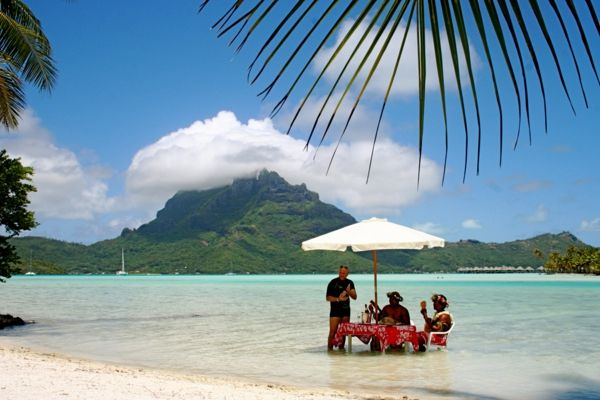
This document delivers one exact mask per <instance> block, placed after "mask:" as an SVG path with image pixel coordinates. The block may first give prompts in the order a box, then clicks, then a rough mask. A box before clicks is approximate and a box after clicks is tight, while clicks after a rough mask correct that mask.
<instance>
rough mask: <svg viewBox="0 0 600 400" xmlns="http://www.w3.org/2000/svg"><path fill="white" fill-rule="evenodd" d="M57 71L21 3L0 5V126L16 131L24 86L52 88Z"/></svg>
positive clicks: (6, 0) (38, 25)
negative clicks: (29, 84)
mask: <svg viewBox="0 0 600 400" xmlns="http://www.w3.org/2000/svg"><path fill="white" fill-rule="evenodd" d="M55 78H56V69H55V67H54V61H53V60H52V49H51V47H50V42H49V41H48V38H46V35H45V34H44V32H43V31H42V25H41V23H40V21H39V20H38V19H37V18H36V17H35V15H33V13H32V12H31V10H30V9H29V7H27V5H26V4H25V3H24V2H23V1H20V0H2V1H0V124H2V125H4V126H5V127H6V128H9V129H10V128H16V127H17V126H18V124H19V114H20V113H21V111H23V109H24V108H25V93H24V91H23V83H24V82H27V83H32V84H34V85H35V86H36V87H37V88H38V89H40V90H48V91H49V90H50V89H52V86H53V85H54V80H55Z"/></svg>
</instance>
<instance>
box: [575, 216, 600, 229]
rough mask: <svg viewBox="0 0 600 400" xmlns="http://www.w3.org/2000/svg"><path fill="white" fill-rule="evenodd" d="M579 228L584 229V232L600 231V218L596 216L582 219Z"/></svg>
mask: <svg viewBox="0 0 600 400" xmlns="http://www.w3.org/2000/svg"><path fill="white" fill-rule="evenodd" d="M579 230H582V231H584V232H600V218H594V219H593V220H591V221H588V220H583V221H581V225H580V226H579Z"/></svg>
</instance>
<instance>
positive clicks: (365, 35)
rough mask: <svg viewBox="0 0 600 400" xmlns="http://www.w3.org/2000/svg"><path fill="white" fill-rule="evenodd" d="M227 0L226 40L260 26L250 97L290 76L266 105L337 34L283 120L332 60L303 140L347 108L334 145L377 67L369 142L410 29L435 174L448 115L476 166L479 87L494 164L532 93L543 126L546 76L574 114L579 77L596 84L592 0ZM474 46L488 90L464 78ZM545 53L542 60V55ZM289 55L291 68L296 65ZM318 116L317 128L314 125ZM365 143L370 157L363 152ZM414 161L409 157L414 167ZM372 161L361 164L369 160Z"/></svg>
mask: <svg viewBox="0 0 600 400" xmlns="http://www.w3.org/2000/svg"><path fill="white" fill-rule="evenodd" d="M209 3H211V1H210V0H203V1H202V3H201V4H200V10H202V9H203V8H205V7H206V6H207V5H208V4H209ZM212 3H217V4H218V6H219V7H224V4H227V2H224V1H218V2H212ZM229 4H230V7H229V8H226V9H225V12H224V13H223V15H222V16H221V17H220V18H219V19H218V20H217V21H216V23H215V24H214V25H213V26H212V27H213V28H217V32H218V36H219V37H221V36H224V35H227V34H230V35H231V36H232V38H231V40H230V42H229V45H232V44H235V43H237V44H238V45H237V51H240V50H241V49H242V48H243V47H244V46H245V45H246V44H247V43H249V42H251V41H252V40H251V39H253V38H255V37H257V36H260V35H264V36H263V37H264V40H261V38H258V39H256V40H255V42H257V43H258V46H257V49H258V51H257V54H256V56H255V57H254V59H253V60H252V62H251V64H250V66H249V68H248V80H249V81H250V82H251V83H252V84H254V83H256V82H257V81H258V80H259V79H260V78H262V77H263V76H264V75H268V74H269V73H268V72H265V71H272V74H273V78H272V79H271V78H269V79H270V80H268V81H267V83H266V86H265V88H264V89H263V90H262V91H261V92H260V93H259V96H264V97H263V98H266V97H267V96H268V95H269V94H270V93H271V91H272V90H273V89H274V88H275V87H276V85H277V84H279V85H281V84H285V83H284V82H287V84H288V85H289V86H288V88H287V89H284V90H283V94H282V96H281V97H280V98H279V100H277V99H276V100H275V103H274V104H275V106H274V107H273V109H272V115H275V114H277V112H279V111H280V110H281V109H282V107H283V106H284V104H285V103H286V101H287V100H288V99H289V98H290V95H291V94H292V93H293V92H295V91H298V90H299V88H300V87H301V84H300V82H301V80H302V79H303V78H304V75H305V72H306V71H307V70H309V66H310V65H311V64H313V61H315V60H316V59H317V58H318V57H322V56H323V54H324V52H323V50H324V49H325V48H326V46H327V45H328V44H329V43H331V42H332V40H333V39H334V38H335V37H336V34H338V33H339V34H340V35H339V36H338V41H337V43H336V44H335V45H334V46H333V48H332V49H330V50H331V51H329V52H328V55H326V59H325V61H323V62H322V63H321V65H324V66H323V67H320V68H321V69H320V70H319V71H317V72H318V77H317V78H316V79H315V80H314V81H313V82H312V84H311V83H310V81H308V85H307V87H309V89H308V90H307V91H306V92H305V94H304V95H303V99H302V100H301V102H300V105H299V107H297V109H296V111H295V114H294V116H293V118H292V120H291V123H290V125H289V128H288V131H287V132H288V133H289V132H290V131H291V129H292V127H293V126H294V123H295V122H296V121H297V119H298V117H299V115H300V114H301V113H302V112H303V111H304V107H305V106H306V105H307V101H308V100H309V98H311V96H315V94H317V93H318V91H317V90H315V89H316V88H317V87H318V85H319V84H321V82H322V81H323V79H322V78H323V77H324V76H325V73H326V72H329V73H331V71H332V70H333V69H334V68H332V65H336V64H338V65H343V68H341V71H340V72H338V70H334V71H333V74H332V75H333V76H334V77H335V76H337V79H335V83H333V84H332V85H324V86H325V91H324V92H323V93H327V94H326V95H324V101H323V103H322V106H321V107H320V109H319V111H318V113H316V116H315V120H314V124H313V127H312V129H311V131H310V133H309V134H308V139H307V146H308V144H309V143H310V142H311V140H312V139H313V137H314V136H317V135H318V134H319V130H320V135H318V136H320V142H319V145H320V144H321V143H323V140H324V139H325V137H326V136H327V135H328V133H330V128H331V127H332V122H333V121H334V119H335V118H336V117H337V116H338V115H340V114H344V113H345V126H344V128H343V131H342V132H341V134H340V136H339V138H338V144H339V142H340V141H341V140H342V138H343V137H344V134H345V132H346V129H347V128H348V125H349V123H350V121H351V119H352V117H353V115H354V112H355V110H356V108H357V106H358V104H359V102H360V101H361V100H363V97H366V96H365V93H366V89H367V88H368V87H369V85H373V81H374V80H375V79H373V77H374V76H377V75H380V76H379V78H381V74H383V73H389V76H387V77H384V79H387V80H386V81H385V82H387V90H386V91H385V95H383V98H382V101H381V106H380V107H381V108H380V113H379V120H378V121H377V124H376V128H375V129H374V134H373V147H374V146H375V142H376V141H377V135H378V132H379V127H380V123H381V118H382V115H383V113H384V111H385V109H386V105H387V104H388V101H389V99H390V95H391V93H392V92H393V90H392V89H393V87H394V85H395V83H396V82H397V81H398V80H400V79H402V78H403V76H402V74H399V73H398V71H399V69H398V66H399V65H400V61H401V59H402V57H403V56H404V57H405V56H406V54H403V53H406V52H405V51H404V48H405V44H406V42H407V37H409V35H408V33H409V32H414V34H412V37H414V38H415V42H416V44H415V46H414V48H415V49H416V50H415V52H416V54H413V55H416V57H417V59H418V94H419V96H418V97H419V100H418V101H419V105H418V107H419V117H418V118H419V136H418V141H419V154H420V157H421V156H422V153H423V142H424V136H425V129H424V122H425V108H426V107H425V106H426V104H430V102H431V99H430V98H429V97H426V94H427V87H426V78H427V76H428V75H434V76H437V81H438V85H439V95H440V98H439V100H440V101H439V103H440V108H441V110H440V114H441V115H442V116H443V121H444V126H445V132H444V135H445V148H446V150H445V159H444V175H445V171H446V163H447V156H448V144H449V140H450V135H449V128H448V126H449V125H450V118H452V117H455V118H456V119H457V121H458V123H459V126H461V127H462V130H463V131H464V169H463V181H464V179H465V176H466V172H467V160H468V159H469V158H471V155H470V154H469V152H470V151H473V150H472V149H473V145H472V141H471V140H470V139H471V138H472V136H474V138H475V139H476V141H475V152H476V170H477V174H479V163H480V154H481V153H480V150H481V141H482V134H483V133H484V132H486V131H489V129H482V121H484V122H485V121H486V119H488V118H485V117H484V118H482V115H481V111H483V108H481V107H483V103H484V102H481V101H480V99H479V97H478V93H480V92H481V91H488V90H490V91H491V93H493V94H494V97H495V108H496V112H497V114H496V115H497V117H498V123H499V130H498V131H497V132H498V135H499V163H500V165H501V164H502V154H503V146H504V141H505V140H506V139H505V136H506V133H507V131H509V132H511V133H514V134H515V138H514V146H515V147H516V145H517V143H518V141H519V138H520V136H521V126H522V125H526V126H527V128H528V131H529V132H528V135H529V142H530V143H531V115H530V109H531V104H532V103H533V101H534V99H540V98H541V100H542V104H543V120H544V126H545V129H546V131H547V130H548V123H547V104H546V103H547V102H546V88H545V86H544V83H545V81H546V83H547V81H548V80H556V81H557V82H560V85H561V87H562V90H563V92H564V95H565V96H566V99H567V100H568V103H569V105H570V107H571V109H572V110H573V113H575V108H576V107H575V104H574V102H573V94H574V92H575V91H577V92H579V93H580V94H581V97H582V98H583V101H584V103H585V106H586V107H587V106H588V100H587V95H586V86H587V90H589V91H594V90H597V86H598V85H599V84H600V80H599V78H598V73H597V71H596V66H595V63H594V55H595V56H597V55H598V54H599V53H598V52H595V53H594V54H593V53H592V51H591V49H592V48H594V46H596V48H597V45H598V44H597V40H598V33H599V32H600V25H599V24H598V18H597V16H596V13H595V10H594V4H593V2H592V0H585V1H584V0H580V1H573V0H566V1H564V2H560V4H557V2H556V0H546V1H534V0H531V1H516V0H495V1H491V0H469V1H467V0H460V1H459V0H439V1H436V0H428V1H425V0H371V1H337V0H324V1H316V0H315V1H311V2H308V1H295V2H275V1H267V2H265V1H262V0H246V1H244V0H232V1H230V2H229ZM413 28H414V29H413ZM427 30H429V31H430V33H427ZM429 38H431V39H429ZM590 40H591V44H590ZM428 48H432V49H433V51H432V53H433V56H430V57H431V58H435V67H434V68H433V71H430V70H431V69H432V68H429V69H430V70H428V67H427V57H428V56H427V54H428V53H427V50H428ZM472 48H477V49H478V50H479V51H480V52H481V53H482V54H483V55H484V56H483V57H484V59H483V60H482V62H483V64H484V66H485V67H487V68H488V69H489V73H490V77H491V84H490V86H491V87H492V88H490V89H488V87H487V86H484V87H483V88H482V87H481V86H480V85H482V83H481V82H479V81H477V80H475V79H474V74H473V70H474V67H473V63H474V58H473V57H474V56H473V54H472V53H471V49H472ZM446 50H447V51H449V54H450V55H451V56H450V59H451V60H450V61H445V60H444V57H443V54H444V51H446ZM390 54H391V58H392V61H393V60H395V63H393V62H392V64H394V66H393V68H389V69H385V68H381V66H382V65H383V63H382V59H383V58H384V55H387V56H388V57H389V55H390ZM409 55H410V54H409ZM559 55H560V57H559ZM327 57H328V58H327ZM545 57H546V58H548V59H549V60H550V62H547V63H544V62H542V60H543V58H545ZM405 58H406V57H405ZM276 60H279V61H281V62H280V65H276ZM444 63H446V65H445V64H444ZM296 65H297V68H295V67H294V66H296ZM338 69H339V68H338ZM444 71H446V74H450V75H451V76H453V77H454V81H455V83H456V86H457V95H456V96H454V97H450V96H449V91H447V90H446V89H447V86H448V85H447V78H446V75H445V72H444ZM567 71H572V73H570V74H569V73H567ZM548 74H551V75H548ZM586 75H587V76H588V77H589V78H590V79H589V80H588V81H587V82H588V83H586V84H584V81H585V80H584V79H583V77H586ZM569 78H571V79H569ZM590 83H591V87H590ZM574 87H575V89H574ZM507 93H508V95H507ZM511 94H512V96H511ZM347 99H349V100H347ZM426 100H428V101H429V102H426ZM449 101H452V102H453V103H455V104H460V111H459V112H458V113H453V114H449V113H448V109H447V104H449ZM507 103H508V104H507ZM344 106H346V107H344ZM307 108H308V109H310V107H307ZM317 108H318V107H317ZM344 110H349V111H344ZM512 110H515V111H512ZM507 112H515V113H517V112H518V126H517V127H514V126H512V127H507V126H505V124H504V115H505V114H506V113H507ZM473 114H474V116H475V121H473V118H472V117H473ZM327 115H329V117H328V118H327ZM438 115H439V114H438ZM523 115H524V117H525V122H524V121H523ZM470 117H471V118H470ZM325 120H327V122H326V123H325ZM320 122H322V123H320ZM341 122H344V121H343V120H342V121H341ZM323 125H325V128H324V129H321V128H319V129H317V127H318V126H323ZM374 125H375V124H374ZM473 131H475V134H474V135H473V134H472V132H473ZM371 154H372V155H371V162H372V161H373V152H372V153H371ZM334 156H335V152H334ZM332 158H333V156H332ZM420 163H421V161H420V158H419V171H420ZM370 168H371V164H369V171H370ZM367 180H368V174H367ZM442 182H443V180H442Z"/></svg>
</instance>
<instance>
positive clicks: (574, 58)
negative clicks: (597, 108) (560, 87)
mask: <svg viewBox="0 0 600 400" xmlns="http://www.w3.org/2000/svg"><path fill="white" fill-rule="evenodd" d="M549 1H550V6H551V7H552V10H554V14H556V18H558V22H559V23H560V27H561V29H562V32H563V34H564V36H565V40H566V41H567V44H568V45H569V51H570V52H571V57H572V58H573V64H574V65H575V71H576V72H577V79H578V80H579V87H580V88H581V94H582V95H583V101H584V102H585V107H586V108H587V107H589V106H588V101H587V96H586V95H585V89H584V88H583V82H582V80H581V71H579V63H578V62H577V58H576V57H575V52H574V51H573V46H572V45H571V39H570V38H569V32H568V31H567V27H566V25H565V21H563V18H562V16H561V15H560V11H559V10H558V6H557V5H556V1H555V0H549Z"/></svg>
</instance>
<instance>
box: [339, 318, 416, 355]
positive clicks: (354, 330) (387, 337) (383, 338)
mask: <svg viewBox="0 0 600 400" xmlns="http://www.w3.org/2000/svg"><path fill="white" fill-rule="evenodd" d="M349 335H351V336H356V337H358V338H359V339H360V340H361V341H362V342H363V343H369V340H371V338H372V337H375V338H376V339H377V340H379V342H380V343H381V351H385V349H387V348H388V347H389V346H399V345H401V344H402V343H404V342H410V343H411V344H412V345H413V349H415V350H417V349H418V348H419V336H418V335H417V327H416V326H414V325H381V324H355V323H352V322H341V323H340V324H339V325H338V329H337V332H336V333H335V337H334V338H333V342H334V346H339V345H340V344H341V343H342V337H343V336H349Z"/></svg>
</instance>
